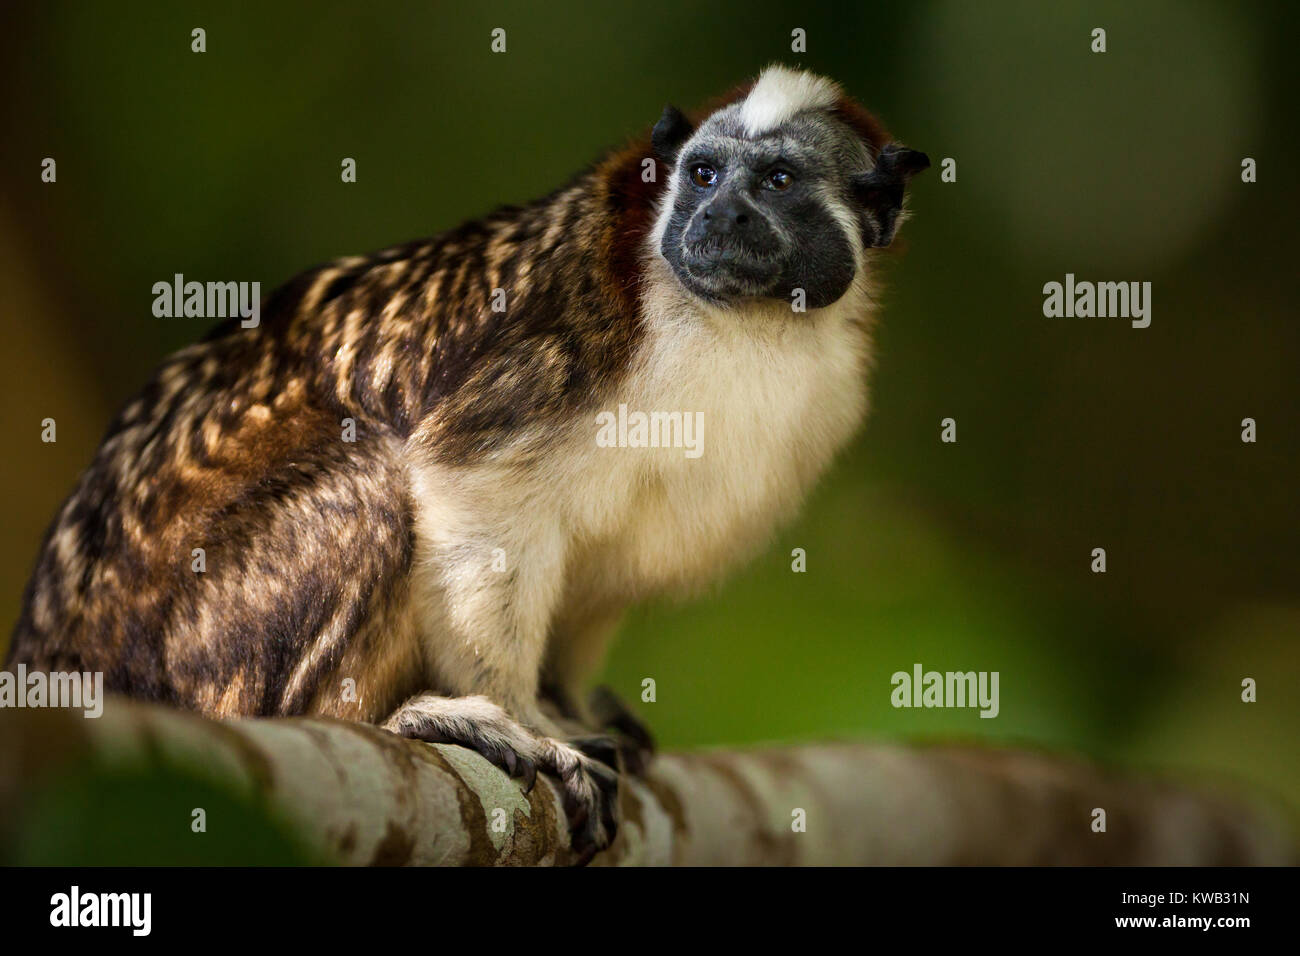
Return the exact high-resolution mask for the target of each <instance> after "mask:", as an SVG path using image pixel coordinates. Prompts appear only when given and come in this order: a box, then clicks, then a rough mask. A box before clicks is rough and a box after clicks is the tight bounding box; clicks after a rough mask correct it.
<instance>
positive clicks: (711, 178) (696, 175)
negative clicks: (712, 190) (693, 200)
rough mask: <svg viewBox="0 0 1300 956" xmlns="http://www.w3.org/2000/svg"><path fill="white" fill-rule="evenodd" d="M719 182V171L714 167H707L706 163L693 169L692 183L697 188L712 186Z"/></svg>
mask: <svg viewBox="0 0 1300 956" xmlns="http://www.w3.org/2000/svg"><path fill="white" fill-rule="evenodd" d="M717 181H718V171H717V170H716V169H714V168H713V167H712V166H706V165H704V163H696V164H695V165H694V166H692V167H691V182H693V183H695V185H697V186H712V185H713V184H714V183H716V182H717Z"/></svg>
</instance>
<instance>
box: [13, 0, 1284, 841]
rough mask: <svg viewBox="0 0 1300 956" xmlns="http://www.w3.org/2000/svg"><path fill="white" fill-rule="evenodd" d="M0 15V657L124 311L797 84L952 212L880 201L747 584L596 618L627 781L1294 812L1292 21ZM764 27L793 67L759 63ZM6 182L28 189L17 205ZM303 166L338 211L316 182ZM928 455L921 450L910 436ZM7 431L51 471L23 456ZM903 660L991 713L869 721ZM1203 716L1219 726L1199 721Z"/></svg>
mask: <svg viewBox="0 0 1300 956" xmlns="http://www.w3.org/2000/svg"><path fill="white" fill-rule="evenodd" d="M3 17H4V23H3V29H0V75H2V76H3V84H4V90H5V94H4V97H3V109H4V111H5V116H4V129H5V131H6V135H5V146H4V149H3V156H2V158H0V162H3V166H4V168H3V183H4V190H3V196H2V197H0V309H3V322H4V326H3V327H4V347H3V348H0V391H2V395H3V401H0V427H2V428H3V433H4V434H6V435H8V436H9V437H10V444H9V446H8V448H9V453H8V454H7V455H6V461H5V466H4V469H3V486H2V488H0V492H2V494H0V508H2V509H3V517H2V519H0V523H2V524H3V527H4V535H5V541H4V545H5V546H4V548H3V550H2V551H0V584H2V586H0V618H2V619H3V621H4V622H6V623H5V628H6V630H5V633H4V634H3V635H0V645H2V644H3V642H5V641H7V640H8V633H7V628H8V627H9V625H10V624H11V622H12V621H13V620H14V619H15V618H16V617H17V613H18V609H19V600H20V593H21V589H22V586H23V583H24V581H25V579H26V576H27V574H28V572H29V570H30V567H31V564H32V561H33V560H34V557H35V554H36V549H37V545H38V543H39V540H40V536H41V533H42V531H43V530H44V527H45V525H46V523H47V522H48V520H49V519H50V518H51V517H52V515H53V513H54V511H55V509H56V507H57V506H58V504H59V502H60V501H61V500H62V498H63V497H64V496H65V495H66V494H67V493H68V491H69V490H70V489H71V486H72V484H73V482H74V480H75V478H76V475H77V473H78V472H79V470H80V469H81V468H82V467H84V466H85V464H86V463H87V462H88V460H89V458H90V456H91V454H92V452H93V450H94V447H95V445H96V443H97V441H98V439H99V437H100V435H101V434H102V431H103V429H104V427H105V426H106V424H107V423H108V420H109V418H110V417H111V416H112V414H113V413H114V412H115V410H116V409H117V407H118V406H119V405H120V404H121V403H122V402H123V401H125V399H126V398H127V397H128V396H129V395H130V394H131V393H132V392H133V391H134V390H136V389H137V388H138V387H139V386H140V385H141V384H142V383H143V381H144V379H145V377H146V376H147V374H148V372H149V370H150V369H151V368H152V367H153V366H154V365H155V364H156V363H157V362H158V361H159V360H160V359H161V358H162V357H163V356H164V355H166V354H167V353H169V352H171V351H173V350H175V349H177V348H179V347H181V346H182V345H184V344H186V343H189V342H192V341H194V340H196V339H198V338H199V337H201V336H202V335H203V334H204V332H205V331H206V327H207V325H208V324H209V323H208V322H207V321H206V320H196V319H157V318H154V317H153V315H152V313H151V305H152V301H153V296H152V292H151V286H152V284H153V283H154V282H156V281H159V280H166V279H169V278H170V277H171V276H172V274H173V273H176V272H180V273H184V274H185V275H186V276H187V277H191V276H192V277H194V278H198V279H216V278H220V279H249V280H252V279H259V280H260V281H261V282H262V284H263V290H264V292H265V291H269V290H270V288H272V287H273V286H275V285H278V284H279V283H281V282H283V281H285V280H287V279H288V278H290V277H291V276H292V275H294V274H295V273H296V272H298V271H300V270H302V269H304V268H306V267H308V266H311V265H313V264H315V263H318V262H320V261H323V260H326V259H329V258H332V257H335V256H339V255H344V254H353V253H363V252H366V251H371V250H375V249H378V248H381V247H384V246H387V245H391V244H393V243H395V242H397V241H399V240H404V239H408V238H413V237H417V236H421V235H427V234H432V233H434V232H438V231H440V230H442V229H445V228H448V227H450V226H453V225H455V224H456V223H457V222H459V221H461V220H464V219H466V218H470V217H474V216H476V215H479V214H481V213H483V212H485V211H486V210H488V209H490V208H491V207H492V206H494V205H497V204H500V203H503V202H518V201H523V200H527V199H529V198H532V197H535V196H538V195H541V194H543V193H545V192H547V191H549V190H550V189H551V188H553V187H554V186H556V185H558V184H559V183H560V182H562V181H563V180H564V179H566V178H567V177H568V176H569V175H570V174H572V173H573V172H574V171H576V170H577V169H578V168H579V167H580V166H582V165H583V164H585V163H586V162H588V161H589V160H591V159H592V158H594V157H595V156H596V155H598V154H599V153H600V152H601V151H602V150H603V149H605V148H608V147H610V146H612V145H617V144H618V143H620V142H621V141H622V140H623V139H624V138H625V137H626V136H628V135H629V134H632V133H634V132H637V131H638V130H639V129H640V128H642V127H644V126H646V125H648V124H649V123H651V122H653V120H654V119H655V118H656V117H657V115H658V113H659V111H660V109H661V108H662V106H663V104H664V103H665V101H672V102H674V103H677V104H678V105H681V106H683V107H689V106H694V105H697V104H699V103H701V102H702V101H704V100H706V99H708V98H709V97H710V96H712V95H714V94H716V93H718V92H721V91H722V90H724V89H727V88H729V87H731V86H732V85H734V84H735V83H737V82H738V81H740V80H742V79H744V78H746V77H748V76H751V75H753V74H754V73H755V72H757V71H758V70H759V69H760V68H761V67H762V66H763V65H765V64H767V63H769V62H771V61H776V60H779V61H782V62H786V63H791V64H800V65H806V66H808V67H810V68H813V69H815V70H818V71H820V72H825V73H827V74H830V75H831V76H833V77H835V78H836V79H838V80H839V81H840V82H842V83H843V84H844V85H845V86H846V87H847V88H848V90H849V91H850V92H851V93H853V94H854V95H856V96H857V97H858V98H859V99H860V100H862V101H863V102H864V103H865V104H866V105H867V106H868V107H869V108H870V109H872V110H873V111H875V112H876V113H877V114H878V115H880V116H881V117H882V118H883V120H884V121H885V122H886V124H887V125H888V126H889V128H890V129H891V130H892V131H893V133H894V134H895V135H896V136H897V137H898V138H900V139H902V140H904V141H905V142H907V143H908V144H909V145H913V146H915V147H917V148H920V149H923V150H925V151H926V152H928V153H929V154H930V156H931V158H932V159H933V160H934V161H935V162H936V167H937V163H938V161H939V160H941V159H943V158H944V157H953V158H955V159H956V160H957V172H958V178H957V182H955V183H943V182H941V181H940V179H939V175H938V169H937V168H936V169H934V170H931V171H930V172H929V173H927V174H925V175H924V176H922V177H921V178H920V179H919V180H918V181H917V182H916V183H915V188H914V190H913V198H912V209H913V211H914V218H913V220H912V221H911V222H910V223H909V224H908V225H907V226H906V227H905V229H904V231H903V237H904V239H905V246H906V248H905V251H904V254H902V255H900V256H897V257H893V258H892V259H891V261H890V262H889V263H888V264H887V266H886V271H887V274H888V279H887V283H886V291H885V293H884V300H885V309H884V313H883V321H882V323H881V326H880V329H879V333H878V370H877V372H876V374H875V376H874V378H873V383H872V393H873V405H874V408H873V411H872V415H871V418H870V420H869V423H868V426H867V428H866V429H865V431H864V432H863V433H862V434H861V435H860V436H859V438H858V439H857V440H856V441H855V442H854V443H853V445H852V446H851V447H850V448H849V449H848V451H847V452H846V453H845V455H844V456H843V458H842V460H841V461H840V462H839V463H838V465H837V467H836V468H835V469H834V471H833V472H832V474H831V475H830V476H829V478H828V480H826V481H825V482H824V483H823V484H822V485H821V486H820V488H819V489H818V491H817V492H816V494H815V495H814V496H813V498H812V500H811V501H810V502H809V504H808V506H807V508H806V509H805V511H804V513H803V515H802V517H801V518H800V519H799V520H798V521H797V522H796V523H795V524H794V525H793V526H792V527H789V528H787V529H785V530H783V531H782V532H781V534H780V535H779V536H778V538H777V539H776V541H775V542H774V544H773V546H772V547H771V548H770V549H769V550H768V551H767V552H766V553H765V554H764V555H763V556H762V557H761V558H760V559H759V560H757V561H756V562H755V563H753V564H752V565H750V566H749V567H748V568H747V569H745V570H743V571H742V572H741V573H739V574H735V575H733V576H731V577H730V578H728V579H727V581H726V582H725V583H724V584H722V585H720V586H719V587H718V588H717V589H716V591H715V592H714V593H712V594H710V595H708V596H706V597H705V598H703V599H701V600H698V601H694V602H692V603H689V604H685V605H681V606H677V605H664V606H657V607H649V608H643V609H640V610H638V611H637V612H635V613H634V614H633V615H632V617H631V619H630V620H629V621H628V623H627V625H626V626H625V628H624V631H623V634H622V637H621V639H620V642H619V644H618V645H617V647H616V649H615V651H614V653H613V655H612V657H611V660H610V662H609V666H608V673H607V678H608V680H609V681H610V682H611V683H612V684H613V685H614V686H615V687H616V688H617V689H618V690H620V691H621V692H622V693H623V694H624V696H626V697H628V698H629V699H636V698H637V697H638V696H639V690H640V686H641V681H642V679H643V678H646V677H651V678H654V680H655V681H656V684H657V701H656V702H655V703H652V704H647V703H640V702H638V703H637V708H638V709H639V711H640V712H641V713H642V714H643V715H644V716H645V717H646V718H647V720H648V721H649V722H650V724H651V725H652V726H653V727H654V729H655V730H656V731H657V733H658V735H659V736H660V738H661V741H662V744H663V745H664V746H665V747H669V748H676V747H697V746H705V745H732V744H741V743H748V742H756V741H769V740H803V739H810V738H825V737H862V736H877V737H886V738H909V739H931V738H935V737H943V738H953V737H957V738H968V739H980V740H988V741H1004V742H1020V743H1029V744H1032V745H1035V746H1042V747H1046V748H1051V749H1060V750H1067V751H1072V752H1081V753H1086V754H1089V755H1093V756H1095V757H1098V758H1101V759H1103V760H1106V761H1108V762H1112V763H1116V764H1121V765H1129V766H1140V767H1143V768H1170V769H1176V770H1180V771H1193V772H1197V773H1200V774H1208V775H1211V776H1226V777H1228V778H1235V779H1243V780H1245V781H1248V782H1250V783H1252V784H1253V785H1255V787H1256V788H1257V789H1259V790H1261V791H1264V792H1271V793H1274V794H1280V795H1281V796H1282V797H1283V798H1284V799H1285V800H1287V801H1288V802H1290V803H1291V804H1292V805H1293V806H1300V769H1298V767H1297V760H1296V754H1297V751H1298V750H1300V748H1298V747H1297V743H1296V731H1297V729H1300V702H1298V701H1297V696H1296V691H1297V688H1300V650H1298V649H1297V637H1298V635H1300V547H1298V546H1297V542H1298V541H1300V534H1298V532H1300V509H1297V508H1296V505H1295V498H1296V486H1297V474H1298V473H1300V439H1298V438H1297V433H1296V429H1297V425H1298V424H1300V407H1298V406H1300V401H1298V399H1297V396H1298V394H1300V390H1298V389H1297V370H1298V369H1300V328H1298V327H1297V321H1296V320H1297V309H1296V291H1295V289H1294V287H1293V286H1294V283H1295V279H1296V268H1295V262H1296V261H1297V259H1300V235H1298V234H1297V231H1296V228H1295V227H1296V222H1297V216H1296V213H1297V210H1298V209H1300V202H1297V199H1298V198H1300V181H1298V180H1297V176H1296V174H1295V161H1294V160H1295V156H1296V155H1297V146H1298V145H1300V144H1298V143H1297V139H1300V133H1298V132H1297V124H1296V122H1295V118H1296V111H1295V104H1296V102H1297V96H1296V94H1297V93H1298V92H1300V89H1298V87H1300V82H1298V81H1297V76H1298V74H1297V71H1296V69H1295V62H1294V58H1295V54H1294V50H1293V45H1294V37H1295V36H1296V35H1297V28H1298V27H1300V7H1297V5H1295V4H1283V3H1278V4H1262V3H1227V2H1223V3H1197V2H1178V3H1174V2H1143V3H1141V4H1132V3H1090V4H1086V5H1083V4H1073V3H1053V4H1042V3H1032V2H1025V3H979V4H975V3H964V2H943V3H939V2H930V3H927V2H916V0H910V2H898V3H859V4H842V5H841V4H836V5H828V6H825V7H817V6H814V5H806V4H794V5H791V4H789V3H785V2H775V0H745V2H740V3H714V4H700V3H698V2H697V0H660V2H658V3H655V4H651V5H643V4H608V5H596V4H591V5H578V4H565V3H545V4H543V3H536V2H517V3H483V4H477V5H474V6H473V7H471V6H470V5H469V4H440V3H404V4H399V3H383V4H375V5H372V6H369V7H367V6H366V5H358V4H337V5H326V4H318V3H305V2H302V3H284V4H246V5H244V4H231V3H225V2H223V3H199V4H164V3H157V4H152V5H148V4H145V5H141V4H132V3H125V4H122V3H117V4H112V5H107V4H105V5H99V6H95V7H92V6H90V5H87V4H62V3H49V4H41V5H33V6H32V7H31V8H29V9H27V10H25V11H24V10H16V9H12V8H10V9H7V10H6V12H5V13H4V14H3ZM194 27H203V28H204V29H206V31H207V52H206V53H204V54H202V55H199V54H194V53H191V52H190V31H191V29H192V28H194ZM494 27H503V28H505V29H506V30H507V37H508V52H507V53H505V54H504V55H494V54H492V53H491V52H490V51H489V33H490V31H491V30H492V28H494ZM796 27H799V28H803V29H805V30H806V31H807V36H808V52H807V53H805V54H792V53H791V52H790V31H791V30H792V29H794V28H796ZM1094 27H1103V28H1105V29H1106V31H1107V42H1108V52H1106V53H1105V54H1093V53H1092V52H1090V48H1089V47H1090V42H1091V38H1090V33H1091V30H1092V29H1093V28H1094ZM46 156H50V157H54V158H55V159H56V160H57V162H58V182H57V184H54V185H46V184H43V183H41V182H40V176H39V174H40V163H41V160H42V159H43V158H44V157H46ZM345 156H347V157H354V158H355V159H356V160H357V164H358V182H357V183H355V184H350V185H344V184H342V183H341V182H340V178H339V169H340V165H339V164H340V161H341V159H342V158H343V157H345ZM1247 156H1249V157H1253V158H1255V159H1256V160H1257V161H1258V166H1259V181H1258V182H1257V183H1254V184H1244V183H1242V181H1241V177H1240V164H1241V160H1242V158H1243V157H1247ZM1067 272H1073V273H1075V274H1076V276H1078V277H1079V278H1080V279H1092V280H1138V281H1141V280H1146V281H1151V282H1152V283H1153V286H1154V291H1153V312H1152V324H1151V327H1150V328H1148V329H1145V330H1138V329H1132V328H1130V327H1129V324H1128V323H1127V322H1126V321H1123V320H1117V319H1047V318H1044V317H1043V315H1042V312H1041V307H1042V292H1041V289H1042V286H1043V283H1045V282H1048V281H1053V280H1055V281H1061V280H1062V278H1063V276H1064V275H1065V273H1067ZM1288 282H1290V283H1292V285H1288V284H1287V283H1288ZM948 416H951V417H953V418H955V419H956V421H957V429H958V442H957V443H956V444H942V443H941V442H940V441H939V422H940V419H942V418H944V417H948ZM45 417H53V418H55V419H56V420H57V421H58V429H59V431H58V439H59V440H58V442H57V444H53V445H47V444H42V443H41V441H40V421H41V419H43V418H45ZM1245 417H1252V418H1254V419H1256V421H1257V422H1258V430H1259V440H1258V442H1257V443H1256V444H1243V443H1242V442H1241V440H1240V430H1241V429H1240V422H1241V420H1242V419H1243V418H1245ZM796 547H798V548H804V549H806V551H807V555H808V558H807V572H806V573H803V574H795V573H792V572H791V567H790V560H791V559H790V552H791V550H792V549H793V548H796ZM1094 547H1104V548H1105V549H1106V551H1107V556H1108V568H1109V570H1108V572H1107V573H1106V574H1104V575H1099V574H1093V573H1091V572H1090V569H1089V564H1090V560H1091V558H1090V552H1091V550H1092V548H1094ZM916 662H920V663H922V664H924V665H925V666H926V667H927V668H933V669H938V670H968V669H973V670H996V671H999V672H1000V674H1001V714H1000V715H999V716H998V717H997V719H995V720H982V719H980V718H979V717H978V715H977V713H976V712H975V711H973V710H914V709H909V710H895V709H893V708H892V707H891V706H890V690H891V686H890V683H889V678H890V675H891V674H892V673H893V672H895V671H898V670H910V669H911V666H912V665H913V664H914V663H916ZM1244 677H1253V678H1255V679H1256V680H1257V681H1258V682H1259V701H1258V703H1255V704H1249V705H1248V704H1243V703H1241V701H1240V693H1241V688H1240V683H1241V680H1242V678H1244ZM113 859H118V858H116V857H114V858H113Z"/></svg>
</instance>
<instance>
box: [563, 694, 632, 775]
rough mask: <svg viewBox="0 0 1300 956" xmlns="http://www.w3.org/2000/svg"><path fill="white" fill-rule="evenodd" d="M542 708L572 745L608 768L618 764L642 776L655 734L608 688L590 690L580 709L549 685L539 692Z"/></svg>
mask: <svg viewBox="0 0 1300 956" xmlns="http://www.w3.org/2000/svg"><path fill="white" fill-rule="evenodd" d="M541 705H542V707H543V708H544V712H545V714H546V716H547V717H548V718H549V719H550V720H551V722H552V723H554V724H555V725H556V726H557V727H559V728H561V730H562V731H563V732H564V734H565V739H567V740H568V741H569V742H570V743H572V744H573V745H574V746H576V747H578V748H579V749H580V750H583V751H584V752H587V753H589V754H590V755H591V756H593V757H596V758H597V759H598V760H601V761H603V762H604V763H607V764H609V765H610V766H615V761H618V763H619V764H620V765H621V768H620V769H622V770H625V771H627V772H628V773H630V774H633V775H634V776H637V777H643V776H645V772H646V769H647V768H648V767H649V765H650V759H651V758H652V757H653V756H654V755H655V749H656V748H655V739H654V735H653V734H652V733H651V732H650V728H648V727H647V726H646V725H645V724H644V723H643V722H642V721H641V718H639V717H637V716H636V715H635V714H634V713H632V711H631V710H630V709H629V708H628V706H627V705H626V704H624V703H623V701H622V700H621V699H620V698H619V697H618V695H616V694H615V693H614V692H613V691H612V690H610V689H609V688H608V687H605V686H603V685H602V686H600V687H597V688H596V689H595V690H593V691H592V692H591V694H590V695H589V696H588V697H587V706H586V707H585V708H583V707H580V706H579V705H578V703H577V702H576V701H575V700H574V698H573V697H572V696H571V695H570V694H569V693H568V692H567V691H565V690H563V689H562V688H560V687H557V686H555V685H548V686H545V687H543V689H542V699H541Z"/></svg>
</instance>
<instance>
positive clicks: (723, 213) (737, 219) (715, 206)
mask: <svg viewBox="0 0 1300 956" xmlns="http://www.w3.org/2000/svg"><path fill="white" fill-rule="evenodd" d="M703 218H704V231H705V232H706V233H708V234H711V235H715V236H729V235H731V234H733V233H743V232H745V231H746V229H747V227H748V226H749V223H750V212H749V209H748V208H747V207H746V206H745V205H744V204H743V203H741V202H738V201H736V200H734V199H716V200H714V201H713V202H712V203H710V204H709V205H708V206H706V207H705V209H704V216H703Z"/></svg>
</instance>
